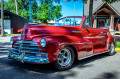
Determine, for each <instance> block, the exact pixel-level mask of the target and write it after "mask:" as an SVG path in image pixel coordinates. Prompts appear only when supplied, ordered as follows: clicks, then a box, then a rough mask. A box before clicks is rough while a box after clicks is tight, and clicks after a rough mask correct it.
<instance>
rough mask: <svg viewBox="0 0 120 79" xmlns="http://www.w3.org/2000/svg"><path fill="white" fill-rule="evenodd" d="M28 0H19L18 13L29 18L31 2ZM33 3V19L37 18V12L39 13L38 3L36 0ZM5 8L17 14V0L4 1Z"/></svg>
mask: <svg viewBox="0 0 120 79" xmlns="http://www.w3.org/2000/svg"><path fill="white" fill-rule="evenodd" d="M28 1H29V0H17V6H18V15H19V16H22V17H24V18H26V19H29V2H28ZM31 5H32V19H37V16H36V14H37V7H38V4H37V2H36V1H35V0H34V1H33V2H32V4H31ZM4 10H7V11H10V12H12V13H15V14H16V5H15V0H8V1H7V2H6V1H4Z"/></svg>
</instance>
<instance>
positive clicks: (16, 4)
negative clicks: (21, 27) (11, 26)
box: [15, 0, 18, 15]
mask: <svg viewBox="0 0 120 79" xmlns="http://www.w3.org/2000/svg"><path fill="white" fill-rule="evenodd" d="M15 6H16V14H17V15H18V7H17V0H15Z"/></svg>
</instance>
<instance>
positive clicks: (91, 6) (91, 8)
mask: <svg viewBox="0 0 120 79" xmlns="http://www.w3.org/2000/svg"><path fill="white" fill-rule="evenodd" d="M92 13H93V0H90V4H89V25H90V27H92Z"/></svg>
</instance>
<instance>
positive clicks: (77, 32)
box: [72, 31, 82, 33]
mask: <svg viewBox="0 0 120 79" xmlns="http://www.w3.org/2000/svg"><path fill="white" fill-rule="evenodd" d="M72 32H75V33H82V31H72Z"/></svg>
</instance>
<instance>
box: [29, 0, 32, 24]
mask: <svg viewBox="0 0 120 79" xmlns="http://www.w3.org/2000/svg"><path fill="white" fill-rule="evenodd" d="M31 1H32V0H29V20H30V22H31Z"/></svg>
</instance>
